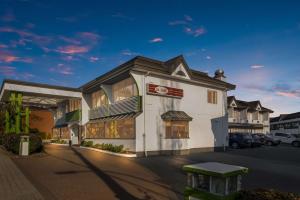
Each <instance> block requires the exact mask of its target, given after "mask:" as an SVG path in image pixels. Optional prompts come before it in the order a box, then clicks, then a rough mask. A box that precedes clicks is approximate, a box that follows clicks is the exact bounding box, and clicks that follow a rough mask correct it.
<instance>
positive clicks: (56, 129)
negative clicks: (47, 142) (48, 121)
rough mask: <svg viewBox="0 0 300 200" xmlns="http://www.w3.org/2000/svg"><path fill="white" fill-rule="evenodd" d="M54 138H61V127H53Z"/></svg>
mask: <svg viewBox="0 0 300 200" xmlns="http://www.w3.org/2000/svg"><path fill="white" fill-rule="evenodd" d="M52 138H53V139H58V138H60V129H59V128H54V129H52Z"/></svg>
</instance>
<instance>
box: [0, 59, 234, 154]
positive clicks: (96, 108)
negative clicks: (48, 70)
mask: <svg viewBox="0 0 300 200" xmlns="http://www.w3.org/2000/svg"><path fill="white" fill-rule="evenodd" d="M233 89H235V85H232V84H230V83H227V82H226V80H225V76H224V71H222V70H217V71H216V73H215V76H214V77H211V76H209V75H208V74H207V73H204V72H200V71H197V70H193V69H191V68H190V67H189V66H188V65H187V63H186V61H185V59H184V57H183V56H177V57H175V58H172V59H170V60H167V61H159V60H154V59H151V58H146V57H141V56H137V57H135V58H133V59H131V60H129V61H128V62H126V63H124V64H121V65H120V66H118V67H116V68H114V69H112V70H111V71H109V72H107V73H105V74H103V75H101V76H99V77H97V78H96V79H94V80H92V81H90V82H88V83H86V84H84V85H82V86H81V87H79V88H70V87H61V86H53V85H46V84H39V83H30V82H22V81H15V80H5V81H4V82H3V85H2V88H1V94H0V101H4V102H5V101H7V100H8V98H9V93H10V92H12V91H14V92H18V93H22V94H23V101H24V104H26V105H29V106H35V107H40V108H41V109H47V110H51V112H52V113H53V116H54V121H55V125H54V127H53V137H54V138H61V139H65V140H71V141H72V144H79V143H80V142H81V141H83V140H86V141H93V142H94V144H95V143H110V144H116V145H121V144H122V145H124V147H125V148H126V149H127V150H128V151H131V152H135V153H136V154H137V155H141V156H142V155H156V154H160V153H188V152H191V151H203V150H210V151H211V150H215V149H223V148H224V147H226V146H228V141H227V134H228V119H227V114H226V113H227V91H229V90H233Z"/></svg>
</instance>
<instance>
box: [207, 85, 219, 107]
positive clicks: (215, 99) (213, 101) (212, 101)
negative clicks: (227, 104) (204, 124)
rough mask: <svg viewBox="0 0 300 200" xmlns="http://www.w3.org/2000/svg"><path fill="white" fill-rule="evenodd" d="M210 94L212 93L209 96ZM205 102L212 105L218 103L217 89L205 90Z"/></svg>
mask: <svg viewBox="0 0 300 200" xmlns="http://www.w3.org/2000/svg"><path fill="white" fill-rule="evenodd" d="M210 94H212V96H210ZM210 98H211V99H210ZM207 103H208V104H214V105H217V104H218V91H217V90H211V89H208V90H207Z"/></svg>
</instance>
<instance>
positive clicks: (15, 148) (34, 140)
mask: <svg viewBox="0 0 300 200" xmlns="http://www.w3.org/2000/svg"><path fill="white" fill-rule="evenodd" d="M21 135H22V134H15V133H14V134H12V133H11V134H5V135H4V136H3V141H2V142H3V146H4V147H5V148H6V150H7V151H11V152H13V153H15V154H18V153H19V148H20V138H21V137H20V136H21ZM42 149H43V143H42V139H41V137H39V136H37V135H35V134H29V153H35V152H40V151H42Z"/></svg>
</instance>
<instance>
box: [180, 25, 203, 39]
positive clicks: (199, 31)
mask: <svg viewBox="0 0 300 200" xmlns="http://www.w3.org/2000/svg"><path fill="white" fill-rule="evenodd" d="M184 32H185V33H186V34H188V35H192V36H194V37H198V36H201V35H204V34H205V33H206V30H205V29H204V28H203V27H200V28H196V29H193V28H190V27H185V28H184Z"/></svg>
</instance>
